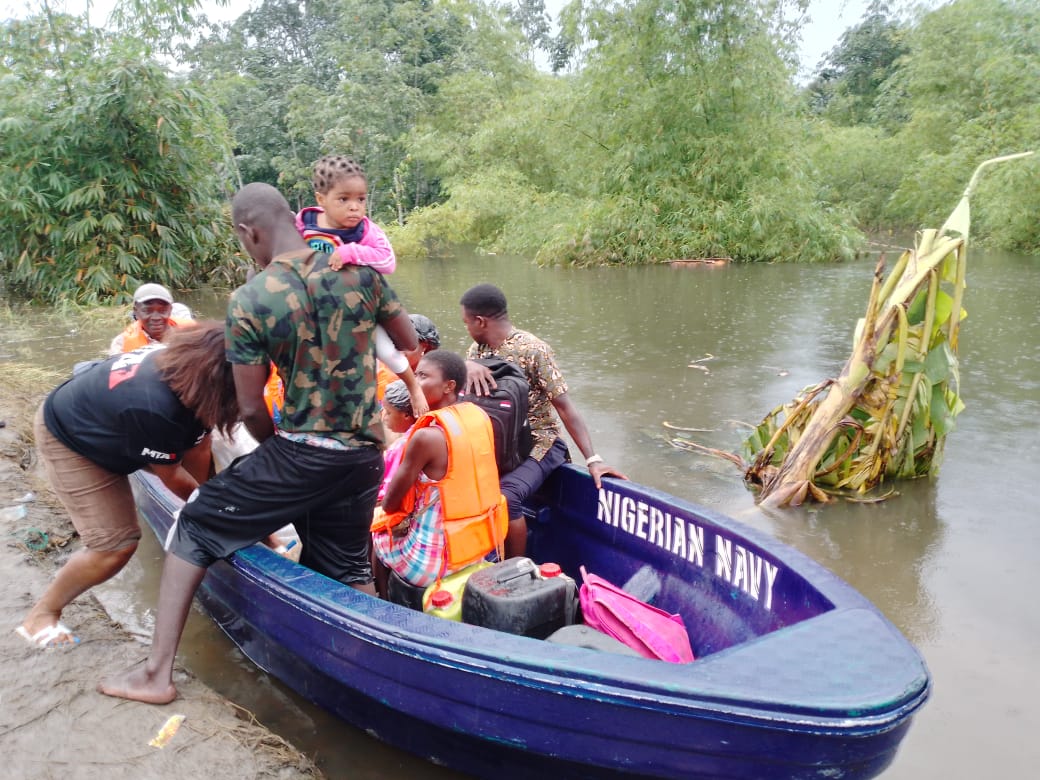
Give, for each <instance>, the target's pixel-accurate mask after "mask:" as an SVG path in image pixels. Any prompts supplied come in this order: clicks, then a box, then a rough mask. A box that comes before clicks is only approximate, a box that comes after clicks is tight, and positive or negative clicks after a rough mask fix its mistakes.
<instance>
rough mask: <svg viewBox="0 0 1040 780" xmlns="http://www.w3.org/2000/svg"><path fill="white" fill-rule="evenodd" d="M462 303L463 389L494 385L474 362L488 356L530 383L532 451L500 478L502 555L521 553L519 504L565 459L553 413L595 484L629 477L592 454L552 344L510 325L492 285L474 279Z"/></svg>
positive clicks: (481, 390)
mask: <svg viewBox="0 0 1040 780" xmlns="http://www.w3.org/2000/svg"><path fill="white" fill-rule="evenodd" d="M460 303H461V304H462V322H463V324H464V325H465V326H466V330H467V331H468V332H469V335H470V337H471V338H472V339H473V342H474V343H473V344H471V345H470V348H469V351H468V352H467V354H466V357H467V358H469V360H467V361H466V369H467V374H468V376H467V383H466V392H467V393H475V394H477V395H487V394H488V392H489V391H490V389H491V388H493V387H495V380H494V379H493V378H492V377H491V372H490V370H489V369H488V368H487V367H486V366H484V365H482V364H480V363H475V362H473V361H474V360H475V359H480V358H490V357H497V358H501V359H503V360H507V361H509V362H511V363H516V365H517V366H519V367H520V369H521V370H522V371H523V372H524V376H526V377H527V384H528V385H529V387H530V392H529V395H528V415H527V417H528V421H529V422H530V424H531V436H532V438H533V440H534V443H533V447H532V448H531V454H530V455H529V456H528V458H527V460H525V461H524V462H523V463H521V464H520V465H519V466H517V467H516V468H515V469H514V470H513V471H510V472H509V473H508V474H504V475H502V478H501V488H502V494H503V495H504V496H505V497H506V500H507V501H508V502H509V533H508V534H507V536H506V545H505V546H506V550H505V552H506V557H513V556H516V555H523V554H524V551H525V549H526V547H527V521H526V520H524V515H523V510H522V504H523V502H524V500H525V499H526V498H527V497H528V496H530V495H531V494H532V493H534V492H535V491H536V490H538V488H539V487H541V485H542V483H543V482H544V481H545V480H546V478H547V477H548V476H549V474H551V473H552V472H553V470H554V469H556V468H558V467H559V466H561V465H562V464H563V463H564V462H566V461H567V460H569V456H568V452H567V445H566V443H565V442H564V441H563V439H562V438H560V428H559V426H558V425H557V422H556V415H557V414H558V415H559V417H560V420H562V421H563V424H564V426H565V427H566V428H567V433H569V434H570V436H571V438H572V439H573V440H574V443H575V444H576V445H577V446H578V449H579V450H581V454H582V457H583V458H585V465H586V466H587V467H588V469H589V473H590V474H591V475H592V478H593V480H594V481H595V483H596V487H597V488H599V487H600V484H601V483H600V479H601V478H602V477H605V476H614V477H620V478H621V479H627V477H625V475H624V474H622V473H621V472H619V471H617V470H616V469H614V468H613V467H611V466H608V465H607V464H606V463H605V462H604V461H603V458H601V457H600V456H599V455H597V454H596V450H595V448H593V446H592V439H591V438H590V436H589V430H588V428H587V427H586V425H585V420H584V419H583V418H582V416H581V413H580V412H579V411H578V409H577V407H576V406H575V405H574V404H573V403H572V402H571V400H570V397H569V396H568V395H567V383H566V382H565V381H564V378H563V374H562V373H561V372H560V369H559V368H558V367H557V365H556V357H555V356H554V355H553V350H552V347H550V346H549V345H548V344H547V343H546V342H544V341H542V340H541V339H540V338H538V337H537V336H534V335H532V334H530V333H528V332H527V331H523V330H518V329H517V328H515V327H513V323H512V322H510V320H509V312H508V309H507V306H506V296H505V294H504V293H503V292H502V291H501V290H500V289H498V288H497V287H495V286H494V285H492V284H478V285H477V286H476V287H471V288H470V289H469V290H467V291H466V292H465V293H464V294H463V296H462V299H461V301H460ZM554 410H555V414H554Z"/></svg>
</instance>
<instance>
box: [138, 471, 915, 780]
mask: <svg viewBox="0 0 1040 780" xmlns="http://www.w3.org/2000/svg"><path fill="white" fill-rule="evenodd" d="M132 482H133V485H134V491H135V495H136V498H137V502H138V506H139V507H140V510H141V512H142V514H143V516H144V517H145V518H146V520H147V521H148V523H149V524H150V525H151V526H152V528H153V529H154V530H155V532H156V533H157V534H158V536H159V538H160V539H162V538H164V537H165V534H166V531H167V529H168V527H169V525H170V523H171V522H172V515H173V512H174V511H175V510H176V508H177V506H178V505H179V501H178V500H177V499H176V498H174V497H173V496H172V495H171V494H170V493H169V492H167V491H166V489H165V488H164V487H163V486H162V484H161V483H160V482H159V481H158V480H157V479H156V478H154V477H152V476H151V475H149V474H147V473H145V472H138V473H137V474H135V475H134V476H133V479H132ZM527 511H528V526H529V529H530V542H529V545H528V554H529V555H530V556H531V557H532V558H533V559H534V560H536V561H539V562H541V561H554V562H556V563H558V564H560V565H561V566H562V568H563V570H564V572H565V573H567V574H569V575H571V576H574V577H575V578H576V579H577V575H578V574H579V567H581V566H584V567H585V568H586V569H587V570H588V571H589V572H590V573H594V574H597V575H599V576H601V577H603V578H605V579H607V580H609V581H611V582H614V583H617V584H619V585H620V584H622V583H625V582H627V581H628V580H629V579H630V578H631V577H633V575H636V574H637V572H641V571H642V572H644V573H645V572H646V571H647V570H648V569H647V567H649V570H650V571H651V572H652V574H653V575H654V581H655V583H656V584H657V585H658V586H659V592H658V593H657V595H656V597H655V600H654V602H653V603H654V604H655V605H656V606H658V607H660V608H662V609H664V610H666V611H668V612H677V613H679V614H680V615H682V617H683V619H684V621H685V623H686V627H687V629H688V631H689V634H690V639H691V643H692V646H693V650H694V653H695V655H696V657H697V660H696V661H694V662H693V663H689V664H671V663H665V662H663V661H656V660H650V659H646V658H640V657H630V656H626V655H619V654H613V653H608V652H601V651H597V650H592V649H587V648H584V647H574V646H569V645H566V644H557V643H554V642H547V641H542V640H538V639H531V638H528V637H522V636H514V635H511V634H506V633H502V632H499V631H493V630H490V629H486V628H480V627H477V626H471V625H467V624H465V623H458V622H454V621H448V620H444V619H441V618H438V617H434V616H431V615H427V614H424V613H422V612H417V611H413V610H410V609H407V608H405V607H400V606H397V605H395V604H392V603H389V602H387V601H381V600H379V599H376V598H372V597H370V596H366V595H364V594H361V593H358V592H357V591H354V590H352V589H350V588H347V587H345V586H343V585H341V584H339V583H337V582H334V581H332V580H330V579H328V578H326V577H324V576H322V575H320V574H317V573H316V572H313V571H310V570H309V569H306V568H304V567H302V566H300V565H299V564H296V563H294V562H292V561H290V560H287V559H286V558H284V557H282V556H280V555H277V554H275V553H274V552H272V551H271V550H269V549H267V548H266V547H263V546H261V545H254V546H252V547H250V548H248V549H246V550H242V551H240V552H239V553H237V554H235V555H234V556H232V557H231V558H230V559H229V560H227V561H222V562H219V563H217V564H216V565H215V566H213V567H212V568H211V570H210V571H209V573H208V574H207V575H206V578H205V580H204V581H203V584H202V587H201V589H200V591H199V594H198V598H199V600H200V601H201V603H202V605H203V606H204V608H205V609H206V610H207V611H208V612H209V614H210V615H212V617H213V619H214V620H215V621H216V622H217V623H218V624H219V625H220V627H221V628H222V629H223V630H224V631H225V632H226V633H227V635H228V636H229V637H231V639H232V640H233V641H234V642H235V644H236V645H238V646H239V647H240V648H241V649H242V651H243V652H244V653H245V654H246V655H247V656H248V657H249V658H250V659H251V660H252V661H253V662H254V663H255V664H256V665H257V666H259V667H260V668H262V669H264V670H265V671H267V672H269V673H270V674H272V675H274V676H275V677H277V678H278V679H280V680H282V681H283V682H285V683H286V684H287V685H289V686H290V687H292V688H293V689H295V690H296V691H298V692H299V693H300V694H301V695H302V696H304V697H305V698H306V699H308V700H310V701H312V702H315V703H316V704H318V705H320V706H322V707H324V708H326V709H327V710H329V711H331V712H333V713H334V714H336V715H337V716H338V717H340V718H342V719H343V720H344V721H346V722H348V723H351V724H353V725H355V726H357V727H358V728H361V729H364V730H365V731H366V732H368V733H370V734H372V735H374V736H376V737H378V738H379V739H381V740H384V741H385V742H387V743H390V744H392V745H394V746H396V747H398V748H400V749H402V750H406V751H409V752H411V753H414V754H416V755H419V756H422V757H424V758H426V759H428V760H430V761H432V762H435V763H437V764H442V765H446V766H449V767H452V768H455V769H457V770H459V771H462V772H465V773H468V774H472V775H476V776H480V777H495V778H500V777H505V778H508V777H516V778H529V777H534V776H537V775H536V773H538V772H546V771H551V772H553V773H554V774H555V775H556V776H561V777H568V778H582V777H589V778H593V777H617V776H623V775H626V774H627V775H638V776H642V777H660V778H684V779H686V780H689V779H691V778H704V779H705V780H720V778H746V779H747V780H767V779H769V778H777V779H778V778H784V779H785V780H788V779H795V778H829V779H833V778H866V777H874V776H876V775H878V774H879V773H881V772H882V771H883V770H884V769H885V767H887V766H888V765H889V764H890V763H891V761H892V760H893V758H894V756H895V754H896V750H897V748H898V747H899V743H900V741H901V740H902V739H903V737H904V736H905V735H906V733H907V730H908V728H909V727H910V723H911V719H912V716H913V714H914V713H915V712H916V711H917V710H918V708H920V707H921V706H922V705H923V704H924V702H925V700H926V699H927V698H928V695H929V690H930V676H929V672H928V669H927V667H926V665H925V663H924V661H923V659H922V658H921V656H920V655H919V654H918V652H917V651H916V650H915V649H914V647H913V646H912V645H911V644H910V643H909V642H908V641H907V640H906V639H905V638H904V637H903V635H902V634H901V633H900V632H899V631H898V629H896V627H895V626H893V625H892V624H891V623H890V622H889V621H888V620H887V619H886V618H885V617H884V616H883V615H882V614H881V613H880V612H879V611H878V609H877V608H876V607H874V606H873V605H872V604H871V603H870V602H869V601H868V600H867V599H866V598H864V597H863V596H862V595H861V594H859V593H858V592H857V591H855V590H854V589H853V588H852V587H850V586H849V585H848V584H846V583H845V582H844V581H842V580H841V579H839V578H838V577H836V576H835V575H834V574H832V573H831V572H829V571H828V570H827V569H825V568H824V567H822V566H820V565H819V564H817V563H816V562H814V561H813V560H811V559H809V558H808V557H806V556H804V555H802V554H801V553H799V552H797V551H795V550H793V549H791V548H790V547H787V546H786V545H783V544H781V543H780V542H778V541H776V540H775V539H773V538H772V537H770V536H768V535H767V534H763V533H760V532H758V531H755V530H754V529H751V528H748V527H746V526H743V525H741V524H740V523H738V522H736V521H734V520H732V519H729V518H727V517H724V516H722V515H720V514H718V513H716V512H713V511H710V510H708V509H706V508H702V507H698V506H695V505H693V504H690V503H687V502H685V501H681V500H679V499H677V498H674V497H672V496H669V495H667V494H665V493H662V492H659V491H656V490H653V489H650V488H647V487H644V486H641V485H639V484H636V483H633V482H625V481H619V480H604V487H603V489H602V490H599V491H597V490H596V488H595V485H594V484H593V482H592V480H591V478H590V477H589V476H588V474H587V473H585V472H584V471H582V470H580V469H577V468H574V467H571V466H566V467H564V468H561V469H559V470H558V471H557V472H556V473H555V474H554V475H553V476H552V477H551V478H550V480H549V481H548V482H547V483H546V485H545V486H544V488H543V489H542V490H541V491H540V493H539V494H538V495H537V496H536V498H535V499H534V500H532V502H531V505H530V506H529V507H528V508H527Z"/></svg>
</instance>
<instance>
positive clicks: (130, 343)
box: [123, 317, 195, 352]
mask: <svg viewBox="0 0 1040 780" xmlns="http://www.w3.org/2000/svg"><path fill="white" fill-rule="evenodd" d="M194 324H195V320H185V319H182V318H180V317H171V318H170V327H171V328H183V327H184V326H185V325H194ZM154 342H155V339H153V338H152V337H151V336H149V335H148V334H147V333H145V332H144V326H142V325H141V321H140V320H134V321H133V322H131V323H130V324H129V325H127V326H126V330H124V331H123V352H133V351H134V350H135V349H140V348H141V347H146V346H148V345H149V344H152V343H154Z"/></svg>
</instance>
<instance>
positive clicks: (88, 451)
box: [16, 320, 239, 648]
mask: <svg viewBox="0 0 1040 780" xmlns="http://www.w3.org/2000/svg"><path fill="white" fill-rule="evenodd" d="M238 417H239V412H238V400H237V398H236V396H235V385H234V380H233V378H232V374H231V364H230V363H228V362H227V359H226V357H225V352H224V324H223V323H221V322H218V321H215V320H212V321H208V322H203V323H199V324H198V325H196V326H193V327H188V328H181V329H179V330H177V331H176V332H174V333H171V334H170V335H169V336H168V338H167V340H166V341H165V347H161V346H155V347H146V348H144V349H140V350H136V351H134V352H127V353H124V354H121V355H116V356H114V357H110V358H109V359H107V360H104V361H101V362H99V363H96V364H94V365H92V366H91V367H89V368H88V369H87V370H85V371H83V372H81V373H78V374H76V375H75V376H73V378H71V379H69V380H68V381H67V382H65V383H64V384H62V385H59V386H58V387H57V388H56V389H54V390H53V391H51V393H50V395H48V396H47V398H46V400H45V401H44V402H43V405H42V406H41V407H40V409H39V411H38V412H37V413H36V420H35V424H34V431H35V435H36V448H37V451H38V452H39V453H40V457H41V459H42V461H43V464H44V467H45V470H46V472H47V477H48V479H49V481H50V484H51V487H52V488H53V489H54V492H55V493H56V494H57V495H58V498H59V499H60V500H61V502H62V504H64V506H65V508H66V509H67V510H68V513H69V515H70V516H71V518H72V523H73V525H74V526H75V527H76V530H77V531H78V532H79V536H80V539H81V541H82V542H83V549H81V550H79V551H78V552H76V553H75V554H74V555H72V557H70V558H69V560H68V562H67V563H66V564H65V565H64V566H63V567H62V568H61V569H60V570H59V571H58V573H57V574H56V575H55V578H54V581H53V582H51V584H50V585H49V586H48V588H47V590H46V591H45V592H44V594H43V596H42V598H40V600H39V601H38V602H36V604H35V605H34V606H33V608H32V609H31V610H29V614H28V615H26V617H25V620H24V621H23V622H22V625H20V626H19V627H18V628H17V629H16V631H17V633H18V635H19V636H21V637H22V638H23V639H25V640H27V641H29V642H31V643H33V644H34V645H36V646H37V647H41V648H43V647H56V646H61V645H74V644H76V643H77V642H78V641H79V639H78V638H77V637H76V636H75V635H74V634H73V633H72V631H71V630H70V629H68V628H67V627H66V626H65V625H63V624H62V622H61V613H62V610H63V609H64V608H65V606H66V605H67V604H68V603H69V602H71V601H72V600H73V599H74V598H76V597H77V596H79V595H80V594H82V593H84V592H85V591H87V590H89V589H90V588H92V587H94V586H95V585H98V584H100V583H102V582H105V581H106V580H108V579H109V578H111V577H113V576H114V575H115V574H117V573H118V572H119V571H120V570H121V569H122V568H123V567H124V566H125V565H126V563H127V562H128V561H129V560H130V558H131V557H132V556H133V554H134V551H135V550H136V549H137V542H138V540H139V539H140V538H141V529H140V527H139V526H138V522H137V509H136V507H135V504H134V497H133V494H132V493H131V490H130V481H129V480H128V479H127V475H129V474H130V473H132V472H134V471H137V470H138V469H140V468H147V469H149V470H150V471H152V472H154V473H155V474H156V475H157V476H158V477H159V478H160V479H161V480H162V481H163V483H165V484H166V486H167V487H168V488H169V489H170V490H171V491H172V492H173V493H174V494H176V495H177V496H179V497H180V498H182V499H185V500H186V499H187V498H188V496H189V495H191V493H192V491H193V490H195V488H196V487H198V485H199V482H201V481H203V480H205V478H206V475H207V474H208V472H209V463H210V457H209V456H210V452H209V436H208V433H209V431H210V429H212V428H216V429H217V430H219V431H220V432H221V433H224V434H229V433H230V429H231V427H232V426H233V425H234V424H235V423H236V422H237V421H238Z"/></svg>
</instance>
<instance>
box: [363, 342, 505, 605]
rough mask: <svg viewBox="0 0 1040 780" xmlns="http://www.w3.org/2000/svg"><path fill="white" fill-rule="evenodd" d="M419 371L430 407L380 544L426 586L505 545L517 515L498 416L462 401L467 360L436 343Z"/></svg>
mask: <svg viewBox="0 0 1040 780" xmlns="http://www.w3.org/2000/svg"><path fill="white" fill-rule="evenodd" d="M415 375H416V377H417V378H418V380H419V384H420V386H421V387H422V389H423V393H424V394H425V395H426V400H427V402H428V403H429V405H430V413H429V414H427V415H425V416H423V417H422V418H421V419H419V420H418V421H417V422H416V423H415V425H414V426H413V428H412V431H411V433H410V434H409V435H408V439H407V441H406V443H405V445H404V454H403V455H402V457H401V463H400V465H399V466H398V467H397V471H396V472H395V474H394V476H393V477H392V479H391V480H390V484H389V485H388V486H387V489H386V494H385V495H384V497H383V503H382V506H381V508H377V510H376V517H375V520H374V521H373V523H372V530H373V533H372V546H373V550H374V552H375V558H376V560H377V561H378V562H380V563H382V564H383V565H384V566H385V567H386V568H388V569H391V570H393V571H394V572H396V573H397V575H398V576H400V577H401V578H402V579H403V580H405V581H406V582H408V583H410V584H411V585H416V586H420V587H423V586H426V585H430V584H431V583H434V582H436V581H437V580H438V579H440V578H442V577H444V576H445V575H447V574H450V573H452V572H454V571H457V570H459V569H461V568H463V567H465V566H468V565H469V564H471V563H474V562H476V561H479V560H480V559H482V558H484V557H485V556H486V555H487V554H488V553H490V552H491V551H492V550H495V549H499V550H501V546H502V543H503V541H504V540H505V534H506V531H507V528H508V523H509V521H508V512H507V510H506V504H505V497H504V496H503V495H502V493H501V491H500V490H499V485H498V467H497V465H496V463H495V442H494V436H493V434H492V431H491V422H490V420H488V417H487V415H486V414H485V413H484V412H483V411H482V410H481V409H480V408H479V407H477V406H475V405H474V404H471V403H468V402H462V403H457V401H458V393H459V390H461V388H462V386H463V384H464V383H465V381H466V364H465V361H464V360H463V359H462V358H461V357H460V356H459V355H456V354H455V353H453V352H448V351H446V350H440V349H438V350H434V351H433V352H430V353H428V354H426V355H425V356H424V357H423V358H422V360H420V361H419V365H418V367H417V368H416V370H415ZM377 579H378V578H377Z"/></svg>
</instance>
